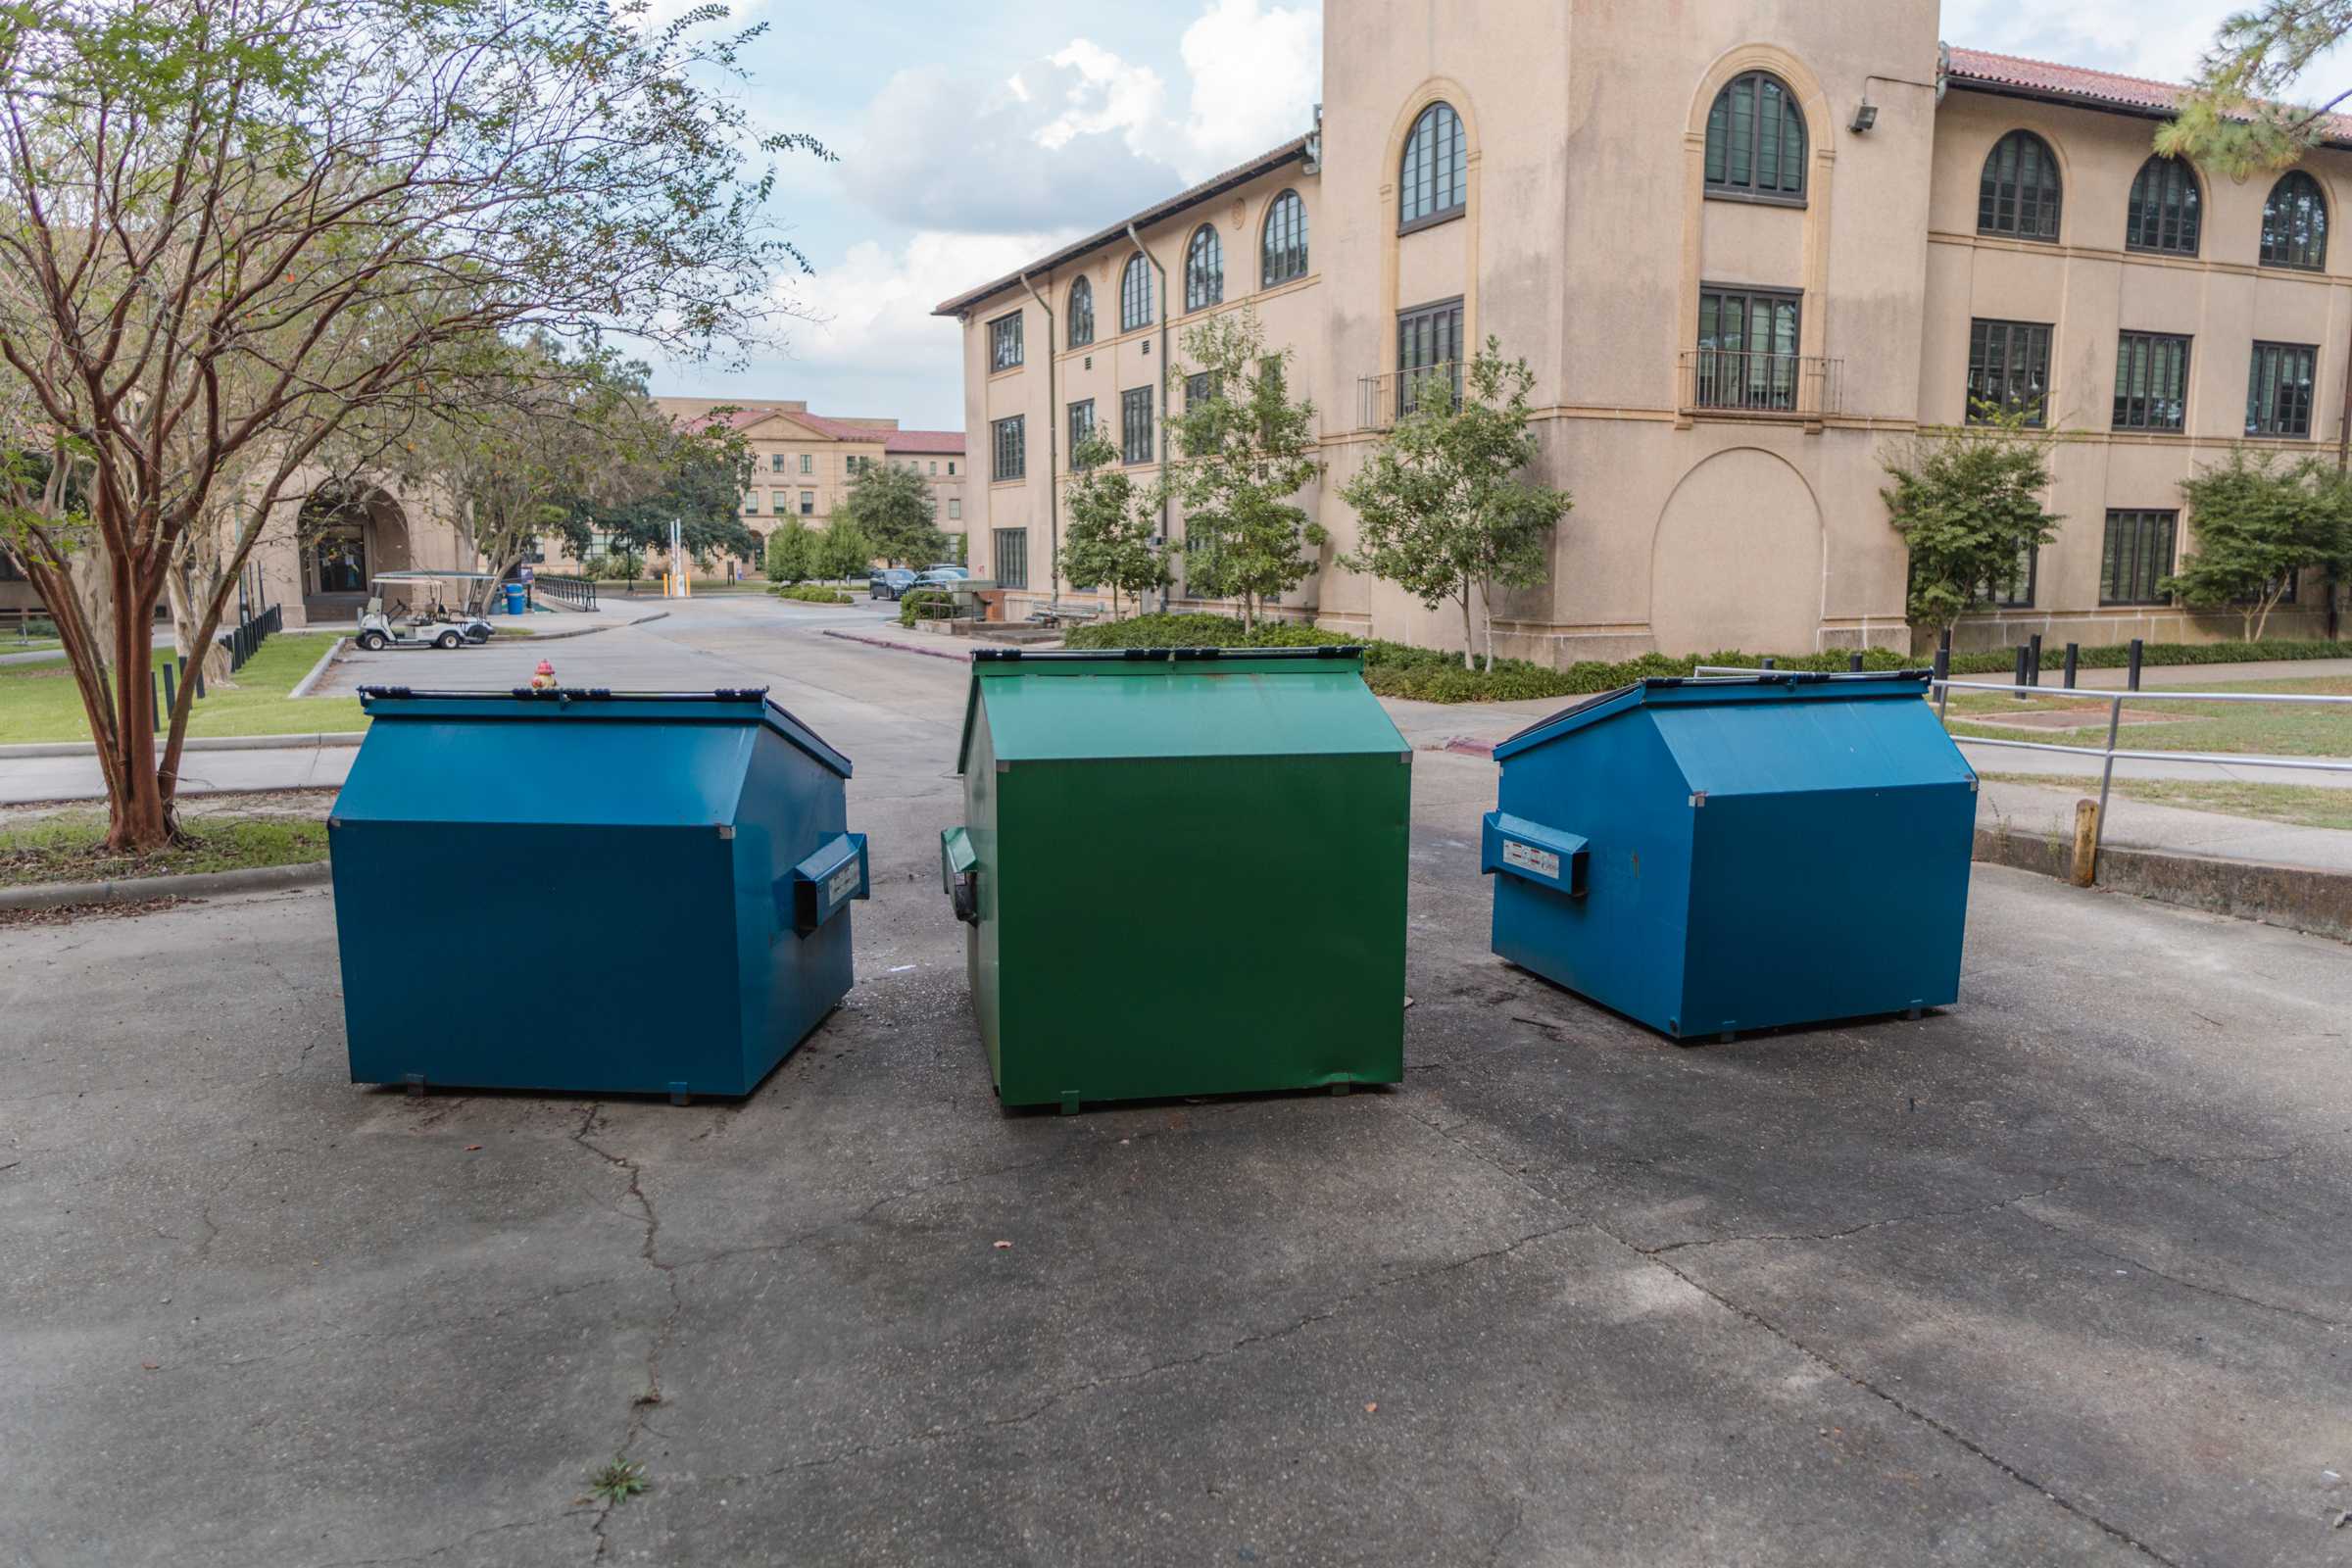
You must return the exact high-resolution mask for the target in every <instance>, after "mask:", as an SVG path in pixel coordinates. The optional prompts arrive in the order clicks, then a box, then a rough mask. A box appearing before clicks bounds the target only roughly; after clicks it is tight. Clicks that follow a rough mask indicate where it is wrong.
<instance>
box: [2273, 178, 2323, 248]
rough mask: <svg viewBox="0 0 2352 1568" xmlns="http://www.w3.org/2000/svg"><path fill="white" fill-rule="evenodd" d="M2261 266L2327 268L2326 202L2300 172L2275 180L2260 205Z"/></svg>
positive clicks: (2312, 181) (2316, 185)
mask: <svg viewBox="0 0 2352 1568" xmlns="http://www.w3.org/2000/svg"><path fill="white" fill-rule="evenodd" d="M2261 259H2262V265H2263V266H2265V267H2289V268H2293V269H2294V270H2297V271H2303V272H2320V271H2325V270H2327V197H2325V196H2323V195H2322V194H2320V182H2319V181H2318V180H2316V179H2313V178H2312V177H2311V176H2310V175H2309V174H2306V173H2305V172H2303V171H2301V170H2300V169H2290V170H2288V171H2287V172H2285V173H2283V174H2281V175H2279V176H2278V184H2276V185H2273V186H2272V187H2271V194H2270V195H2269V196H2268V197H2267V198H2265V199H2264V201H2263V204H2262V258H2261Z"/></svg>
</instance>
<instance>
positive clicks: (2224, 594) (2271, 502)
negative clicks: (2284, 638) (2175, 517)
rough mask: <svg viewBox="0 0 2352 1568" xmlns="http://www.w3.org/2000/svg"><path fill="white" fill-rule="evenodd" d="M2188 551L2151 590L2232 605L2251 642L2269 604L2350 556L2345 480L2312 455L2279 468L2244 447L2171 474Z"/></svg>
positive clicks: (2349, 498) (2351, 491)
mask: <svg viewBox="0 0 2352 1568" xmlns="http://www.w3.org/2000/svg"><path fill="white" fill-rule="evenodd" d="M2180 497H2181V499H2182V500H2183V501H2186V502H2187V503H2188V520H2189V527H2190V529H2191V530H2192V531H2193V532H2194V533H2195V535H2196V549H2195V550H2193V551H2192V552H2190V553H2189V554H2188V555H2186V556H2184V557H2183V558H2182V559H2181V562H2180V570H2178V571H2176V572H2175V573H2174V574H2173V575H2172V576H2170V577H2167V578H2165V579H2164V580H2163V581H2162V582H2160V583H2158V584H2157V585H2156V586H2157V589H2158V590H2159V591H2160V592H2163V593H2168V594H2178V595H2180V598H2181V599H2182V600H2183V601H2184V602H2186V603H2187V604H2189V605H2191V606H2193V607H2194V608H2196V609H2199V610H2222V609H2234V610H2236V611H2237V612H2238V614H2239V616H2240V618H2241V620H2242V622H2243V624H2244V628H2245V640H2246V641H2248V642H2260V641H2261V640H2262V634H2263V630H2264V628H2265V627H2266V626H2268V625H2269V624H2270V619H2271V612H2272V611H2273V610H2276V609H2277V608H2278V601H2279V600H2280V599H2282V598H2283V597H2285V595H2286V591H2287V589H2288V588H2290V587H2291V586H2293V584H2294V580H2295V573H2296V572H2298V571H2302V570H2305V569H2307V568H2309V567H2313V566H2326V567H2328V568H2330V569H2331V570H2335V571H2341V570H2342V569H2343V567H2344V565H2345V564H2346V563H2347V561H2348V560H2352V482H2348V481H2347V480H2346V479H2345V477H2344V476H2343V475H2342V474H2339V473H2337V472H2335V471H2334V470H2333V469H2332V468H2329V467H2327V466H2326V465H2324V464H2322V463H2320V462H2319V461H2318V460H2317V459H2314V458H2298V459H2296V460H2295V461H2293V462H2291V463H2288V464H2285V465H2284V466H2281V465H2280V464H2279V462H2278V454H2277V453H2273V452H2266V453H2264V454H2263V455H2262V456H2260V457H2259V458H2255V457H2249V456H2248V455H2247V454H2246V453H2245V452H2244V451H2243V450H2240V451H2236V452H2232V453H2231V454H2230V455H2229V462H2228V463H2224V464H2218V465H2216V466H2211V467H2206V468H2200V469H2199V470H2198V471H2197V473H2196V475H2195V476H2194V477H2193V478H2189V479H2184V480H2182V481H2181V482H2180Z"/></svg>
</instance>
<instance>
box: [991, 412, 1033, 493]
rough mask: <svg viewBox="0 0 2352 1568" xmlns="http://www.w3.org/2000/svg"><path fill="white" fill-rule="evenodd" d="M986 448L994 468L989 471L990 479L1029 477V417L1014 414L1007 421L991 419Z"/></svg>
mask: <svg viewBox="0 0 2352 1568" xmlns="http://www.w3.org/2000/svg"><path fill="white" fill-rule="evenodd" d="M988 447H989V452H990V454H991V455H992V457H993V459H994V463H995V466H993V467H992V468H991V469H990V470H989V477H990V478H991V479H1025V478H1027V477H1028V476H1029V417H1028V416H1027V415H1024V414H1016V415H1014V416H1013V417H1011V418H1009V419H992V420H990V421H989V426H988Z"/></svg>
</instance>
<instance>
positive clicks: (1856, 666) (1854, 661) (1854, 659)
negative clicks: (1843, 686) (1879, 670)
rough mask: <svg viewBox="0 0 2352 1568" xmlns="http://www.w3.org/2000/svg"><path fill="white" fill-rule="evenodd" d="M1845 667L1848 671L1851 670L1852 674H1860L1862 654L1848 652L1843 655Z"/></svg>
mask: <svg viewBox="0 0 2352 1568" xmlns="http://www.w3.org/2000/svg"><path fill="white" fill-rule="evenodd" d="M1845 667H1846V669H1847V670H1848V671H1850V672H1851V673H1853V674H1856V675H1859V674H1861V673H1862V656H1861V655H1860V654H1848V655H1846V656H1845Z"/></svg>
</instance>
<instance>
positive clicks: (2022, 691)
mask: <svg viewBox="0 0 2352 1568" xmlns="http://www.w3.org/2000/svg"><path fill="white" fill-rule="evenodd" d="M2017 700H2018V701H2019V702H2021V703H2022V702H2024V701H2025V700H2026V645H2025V644H2024V643H2019V644H2018V645H2017Z"/></svg>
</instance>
